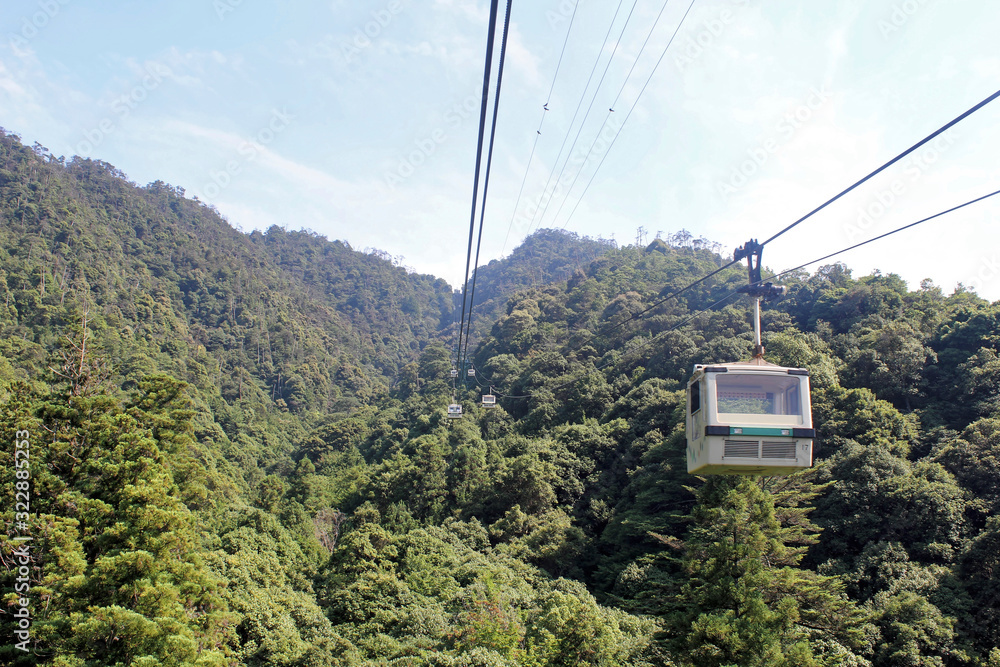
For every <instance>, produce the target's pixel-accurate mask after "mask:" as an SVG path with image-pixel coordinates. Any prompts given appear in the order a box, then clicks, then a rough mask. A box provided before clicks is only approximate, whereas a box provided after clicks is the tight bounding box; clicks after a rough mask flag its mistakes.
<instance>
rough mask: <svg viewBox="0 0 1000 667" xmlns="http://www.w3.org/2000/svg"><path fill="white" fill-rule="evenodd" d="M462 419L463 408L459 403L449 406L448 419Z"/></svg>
mask: <svg viewBox="0 0 1000 667" xmlns="http://www.w3.org/2000/svg"><path fill="white" fill-rule="evenodd" d="M461 418H462V406H461V405H459V404H458V403H452V404H451V405H449V406H448V419H461Z"/></svg>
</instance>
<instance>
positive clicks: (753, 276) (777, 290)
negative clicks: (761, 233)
mask: <svg viewBox="0 0 1000 667" xmlns="http://www.w3.org/2000/svg"><path fill="white" fill-rule="evenodd" d="M763 252H764V245H763V244H762V243H757V239H750V240H749V241H747V242H746V243H745V244H744V245H743V247H742V248H737V249H736V252H734V253H733V259H734V260H736V261H739V260H741V259H744V258H746V260H747V269H748V273H749V279H750V281H749V283H748V284H747V285H744V286H743V287H741V288H739V290H737V291H739V292H742V293H744V294H747V295H749V296H750V297H752V298H755V299H763V300H765V301H769V300H771V299H780V298H781V297H783V296H784V295H785V293H786V292H787V291H788V288H786V287H785V286H784V285H775V284H774V283H772V282H766V283H765V282H764V279H763V278H761V277H760V257H761V254H762V253H763Z"/></svg>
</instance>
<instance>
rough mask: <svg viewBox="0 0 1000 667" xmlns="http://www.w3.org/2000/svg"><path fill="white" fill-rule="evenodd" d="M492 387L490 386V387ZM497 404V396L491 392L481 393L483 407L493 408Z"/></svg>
mask: <svg viewBox="0 0 1000 667" xmlns="http://www.w3.org/2000/svg"><path fill="white" fill-rule="evenodd" d="M490 389H492V387H490ZM496 406H497V397H496V396H494V395H493V394H483V407H484V408H495V407H496Z"/></svg>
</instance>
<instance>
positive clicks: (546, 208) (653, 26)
mask: <svg viewBox="0 0 1000 667" xmlns="http://www.w3.org/2000/svg"><path fill="white" fill-rule="evenodd" d="M669 2H670V0H663V5H662V6H660V13H659V14H657V15H656V20H655V21H653V25H652V26H650V28H649V32H648V33H647V34H646V39H645V40H644V41H643V43H642V46H641V47H639V52H638V53H636V54H635V60H633V61H632V67H630V68H629V70H628V74H626V75H625V80H624V81H622V86H621V88H619V89H618V94H617V95H615V99H614V101H613V102H612V103H611V106H610V107H609V108H608V115H607V116H605V118H604V122H603V123H602V124H601V129H599V130H598V131H597V136H595V137H594V143H593V144H591V146H590V150H588V151H587V157H590V154H591V153H592V152H593V150H594V146H596V145H597V140H598V139H599V138H600V136H601V132H603V131H604V128H605V126H607V124H608V118H610V117H611V114H612V113H613V112H614V108H615V107H616V106H617V105H618V100H619V99H621V96H622V93H623V92H625V87H626V86H627V85H628V82H629V79H631V78H632V72H634V71H635V66H636V65H638V64H639V58H640V57H642V53H643V51H645V50H646V46H648V45H649V40H650V38H652V36H653V32H654V31H655V30H656V26H658V25H659V24H660V19H661V18H662V17H663V12H664V11H665V10H666V9H667V4H668V3H669ZM693 2H694V0H692V4H693ZM633 9H635V6H634V5H633ZM681 22H682V23H683V19H682V21H681ZM679 27H680V26H678V28H679ZM671 41H672V39H671ZM657 64H658V63H657ZM654 71H655V69H654ZM640 95H641V93H640ZM637 101H638V100H637ZM609 148H610V147H609ZM584 164H586V162H585V163H584ZM580 170H581V171H582V170H583V166H581V167H580ZM579 177H580V172H579V171H578V172H577V175H576V177H575V178H574V179H573V183H572V184H571V185H570V186H569V190H567V191H566V197H569V193H570V192H572V191H573V185H575V184H576V180H577V178H579ZM550 179H551V175H550ZM548 187H549V184H548V183H546V184H545V190H547V189H548ZM545 190H542V193H543V194H544V192H545ZM549 201H550V202H551V197H550V198H549ZM565 201H566V198H563V202H564V203H565ZM548 208H549V207H548V202H546V204H545V210H548ZM559 210H560V211H561V210H562V205H561V204H560V206H559ZM542 217H543V218H544V217H545V213H544V212H543V213H542ZM556 217H558V211H557V212H556ZM534 221H535V218H534V216H532V218H531V222H532V223H534ZM538 224H539V225H541V220H539V223H538ZM564 228H565V226H564Z"/></svg>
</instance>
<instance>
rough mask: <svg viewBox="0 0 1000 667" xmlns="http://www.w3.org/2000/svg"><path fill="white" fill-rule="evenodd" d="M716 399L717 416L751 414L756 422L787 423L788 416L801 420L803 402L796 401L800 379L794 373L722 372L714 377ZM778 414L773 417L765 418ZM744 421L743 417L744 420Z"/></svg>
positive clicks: (725, 417)
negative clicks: (753, 374)
mask: <svg viewBox="0 0 1000 667" xmlns="http://www.w3.org/2000/svg"><path fill="white" fill-rule="evenodd" d="M715 386H716V390H717V396H716V401H717V403H716V404H717V405H718V411H719V419H720V420H722V421H728V420H729V418H730V417H736V416H737V415H739V416H740V417H750V418H751V419H750V421H753V422H755V423H762V424H764V423H771V422H774V423H782V424H784V423H787V422H788V421H789V420H788V419H787V417H789V416H796V417H799V419H798V420H795V422H796V423H799V424H801V423H802V419H801V417H802V404H801V401H800V400H799V378H798V377H796V376H793V375H788V376H784V377H780V376H773V375H771V376H757V377H754V376H748V375H723V376H720V377H718V378H717V379H716V383H715ZM771 416H777V417H779V419H776V420H772V419H768V417H771ZM744 421H746V420H744Z"/></svg>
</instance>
